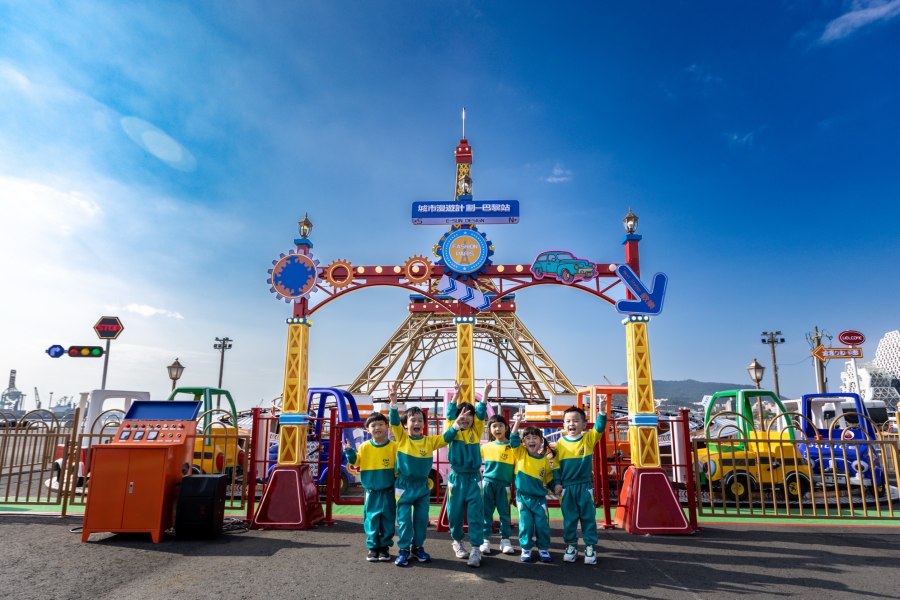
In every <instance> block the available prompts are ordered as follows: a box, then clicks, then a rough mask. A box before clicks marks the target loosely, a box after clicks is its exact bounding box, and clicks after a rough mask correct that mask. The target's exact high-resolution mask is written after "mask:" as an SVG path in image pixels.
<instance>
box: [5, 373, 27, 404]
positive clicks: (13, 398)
mask: <svg viewBox="0 0 900 600" xmlns="http://www.w3.org/2000/svg"><path fill="white" fill-rule="evenodd" d="M24 402H25V394H23V393H22V392H20V391H19V390H17V389H16V370H15V369H12V370H10V372H9V387H8V388H6V391H5V392H3V394H2V395H0V410H15V411H17V410H19V409H20V408H21V406H22V404H23V403H24Z"/></svg>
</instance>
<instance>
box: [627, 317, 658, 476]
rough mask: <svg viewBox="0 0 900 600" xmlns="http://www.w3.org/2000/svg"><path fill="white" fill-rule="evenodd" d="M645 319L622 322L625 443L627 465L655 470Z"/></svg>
mask: <svg viewBox="0 0 900 600" xmlns="http://www.w3.org/2000/svg"><path fill="white" fill-rule="evenodd" d="M649 320H650V318H649V317H645V316H630V317H628V318H627V319H625V321H623V322H624V324H625V349H626V359H627V362H628V417H629V425H628V440H629V444H630V446H631V461H632V464H633V465H634V466H635V467H638V468H640V467H658V466H660V462H659V439H658V437H657V429H656V428H657V425H658V424H659V416H658V415H657V414H656V404H655V403H654V401H653V379H652V375H651V372H650V345H649V343H648V341H647V322H648V321H649Z"/></svg>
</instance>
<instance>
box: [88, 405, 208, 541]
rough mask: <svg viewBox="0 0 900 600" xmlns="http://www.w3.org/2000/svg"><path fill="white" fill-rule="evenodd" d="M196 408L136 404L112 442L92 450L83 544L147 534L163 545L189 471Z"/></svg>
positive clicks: (196, 413) (197, 412) (198, 406)
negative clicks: (107, 536)
mask: <svg viewBox="0 0 900 600" xmlns="http://www.w3.org/2000/svg"><path fill="white" fill-rule="evenodd" d="M201 404H202V403H201V402H199V401H194V400H173V401H152V400H138V401H135V402H133V403H132V404H131V406H130V407H129V409H128V412H127V413H126V414H125V418H124V419H123V420H122V424H121V425H120V426H119V429H118V431H117V432H116V436H115V439H114V440H113V441H111V442H110V443H109V444H104V445H101V446H94V448H93V450H92V452H93V456H92V460H91V473H90V479H89V483H88V497H87V505H86V507H85V512H84V527H83V528H82V533H81V541H82V542H86V541H87V540H88V537H89V536H90V534H92V533H96V532H110V533H149V534H150V536H151V538H152V539H153V542H154V543H159V542H160V541H162V538H163V535H164V533H165V531H166V530H167V529H169V528H170V527H172V525H173V509H174V506H175V503H176V501H177V499H178V489H179V486H180V484H181V480H182V478H183V477H184V476H185V475H187V474H188V473H190V472H191V462H192V461H193V453H194V438H195V437H196V435H197V416H198V415H199V413H200V407H201Z"/></svg>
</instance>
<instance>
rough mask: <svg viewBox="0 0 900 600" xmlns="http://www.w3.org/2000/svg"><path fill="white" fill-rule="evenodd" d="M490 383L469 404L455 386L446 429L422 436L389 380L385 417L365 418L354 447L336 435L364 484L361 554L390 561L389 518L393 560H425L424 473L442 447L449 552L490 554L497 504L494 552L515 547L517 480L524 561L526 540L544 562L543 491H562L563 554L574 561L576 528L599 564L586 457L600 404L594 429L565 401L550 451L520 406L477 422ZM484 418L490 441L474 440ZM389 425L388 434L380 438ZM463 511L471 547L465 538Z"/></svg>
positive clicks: (595, 438)
mask: <svg viewBox="0 0 900 600" xmlns="http://www.w3.org/2000/svg"><path fill="white" fill-rule="evenodd" d="M491 387H492V384H491V383H490V382H488V383H487V384H486V385H485V388H484V392H483V394H482V397H481V402H479V403H478V404H477V405H475V406H473V405H472V404H470V403H468V402H464V403H462V404H459V403H458V402H457V400H458V397H459V390H460V388H459V385H458V384H457V386H456V393H455V394H454V396H453V399H452V400H451V401H450V403H449V405H448V407H447V414H446V427H445V429H444V433H443V434H440V435H425V415H424V413H423V412H422V409H420V408H418V407H411V408H409V409H407V410H406V412H405V413H404V414H403V415H402V416H401V415H400V412H399V409H398V407H397V396H396V390H395V388H394V386H393V385H391V386H390V387H389V390H388V398H389V400H390V411H389V416H390V419H387V418H385V416H384V415H383V414H381V413H373V414H372V415H371V416H370V417H369V418H368V419H366V423H365V427H366V430H367V431H368V432H369V434H370V436H371V439H370V440H368V441H366V442H365V443H363V444H361V445H360V447H359V449H358V450H357V449H354V448H353V447H352V446H351V445H350V444H349V443H348V442H345V443H344V454H345V456H346V458H347V461H348V463H350V464H353V465H356V466H357V467H358V468H359V470H360V482H361V483H362V486H363V488H364V489H365V505H364V518H365V520H364V529H365V532H366V547H367V549H368V553H367V555H366V560H368V561H370V562H376V561H383V562H389V561H391V560H392V557H391V554H390V547H391V546H392V545H393V541H394V534H395V523H396V533H397V546H398V547H399V552H398V554H397V557H396V559H393V560H394V564H396V565H397V566H399V567H405V566H407V565H408V564H409V562H410V561H411V560H417V561H419V562H429V561H430V560H431V556H430V555H429V554H428V553H427V552H425V548H424V544H425V536H426V531H427V528H428V519H429V515H428V509H429V502H430V490H429V487H428V478H429V474H430V472H431V468H432V458H433V454H434V451H435V450H437V449H439V448H443V447H445V446H449V449H448V455H447V460H448V462H449V464H450V475H449V476H448V478H447V518H448V521H449V525H450V537H451V538H452V539H453V551H454V553H455V554H456V556H457V557H458V558H464V559H467V561H468V565H469V566H471V567H478V566H480V565H481V558H482V555H483V554H490V552H491V541H490V540H491V533H492V530H493V522H494V514H495V512H496V514H497V515H498V516H499V521H500V546H499V550H500V552H502V553H503V554H514V553H515V550H514V549H513V546H512V544H511V542H510V533H511V525H510V510H509V506H510V489H511V486H512V484H513V483H515V490H516V508H517V509H518V512H519V546H520V547H521V555H520V560H521V561H522V562H531V560H532V551H533V549H534V548H537V553H538V558H539V560H540V561H541V562H550V561H551V560H552V557H551V555H550V520H549V515H548V511H547V493H548V491H549V492H551V493H553V494H555V495H557V496H559V498H560V506H561V508H562V514H563V541H564V542H565V544H566V551H565V554H564V555H563V560H564V561H565V562H575V561H576V560H577V557H578V527H579V526H580V527H581V536H582V538H583V540H584V562H585V564H589V565H592V564H596V563H597V554H596V551H595V548H594V546H595V545H596V543H597V521H596V511H595V507H594V490H593V462H592V456H593V451H594V447H595V446H596V445H597V443H598V442H599V441H600V440H601V438H602V436H603V432H604V431H605V430H606V411H605V407H604V406H602V405H601V407H600V411H599V414H598V416H597V421H596V423H595V424H594V427H593V429H590V430H587V431H585V429H586V426H587V417H586V415H585V413H584V411H583V410H582V409H580V408H578V407H575V406H573V407H570V408H568V409H567V410H566V411H565V413H564V415H563V428H562V432H561V436H560V438H559V440H558V441H557V443H556V448H555V450H553V449H551V448H550V445H549V444H548V443H547V442H546V440H545V439H544V436H543V432H542V431H541V429H539V428H537V427H533V426H527V427H524V428H523V427H521V425H522V419H523V417H524V412H523V411H521V410H520V411H519V412H518V413H517V414H516V415H515V417H514V418H513V426H512V428H510V427H509V424H508V422H507V421H506V419H505V418H504V417H503V416H501V415H494V416H492V417H491V418H490V419H488V420H487V424H485V417H486V415H487V398H488V395H489V394H490V391H491ZM485 425H487V428H488V431H489V433H490V437H491V442H489V443H488V444H485V445H482V444H481V438H482V435H483V433H484V429H485ZM520 429H521V432H520ZM388 430H390V433H391V434H392V435H393V438H394V439H393V440H391V439H389V438H388ZM551 458H553V462H551ZM482 462H483V474H482ZM466 515H468V533H469V543H470V544H471V548H470V549H469V548H467V547H466V544H465V541H464V537H465V529H464V526H465V524H466V520H467V519H466Z"/></svg>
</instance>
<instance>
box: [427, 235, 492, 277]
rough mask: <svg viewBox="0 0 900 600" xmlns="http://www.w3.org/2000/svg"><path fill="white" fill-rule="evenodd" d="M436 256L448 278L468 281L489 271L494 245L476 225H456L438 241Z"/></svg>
mask: <svg viewBox="0 0 900 600" xmlns="http://www.w3.org/2000/svg"><path fill="white" fill-rule="evenodd" d="M436 245H437V249H436V250H435V256H436V257H437V258H438V260H437V264H439V265H441V266H443V267H444V274H445V275H447V276H448V277H452V278H454V279H458V280H459V281H466V280H468V279H470V278H471V279H473V280H474V279H478V276H479V275H481V274H483V273H484V272H485V271H487V267H488V266H490V264H491V256H493V254H494V244H492V243H491V241H490V240H488V239H487V237H486V236H485V235H484V234H483V233H481V232H480V231H478V228H477V227H475V226H474V225H454V226H453V227H452V228H451V229H450V231H448V232H447V233H445V234H444V235H443V236H441V239H440V240H438V243H437V244H436Z"/></svg>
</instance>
